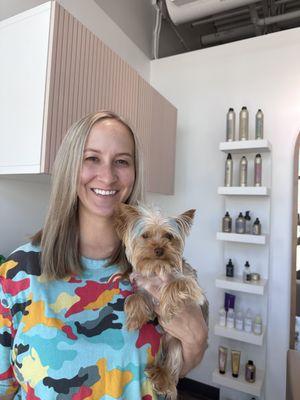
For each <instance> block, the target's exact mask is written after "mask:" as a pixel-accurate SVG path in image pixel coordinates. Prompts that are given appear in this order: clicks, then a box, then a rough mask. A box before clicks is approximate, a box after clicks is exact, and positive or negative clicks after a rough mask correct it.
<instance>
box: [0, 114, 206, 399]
mask: <svg viewBox="0 0 300 400" xmlns="http://www.w3.org/2000/svg"><path fill="white" fill-rule="evenodd" d="M140 199H142V169H141V163H140V158H139V148H138V143H137V140H136V137H135V136H134V134H133V132H132V130H131V129H130V127H129V126H128V125H127V124H126V123H125V122H124V121H123V120H122V119H121V118H120V117H118V116H117V115H115V114H113V113H111V112H104V111H103V112H98V113H94V114H91V115H88V116H87V117H85V118H82V119H81V120H80V121H78V122H77V123H75V124H74V125H73V126H72V127H71V128H70V130H69V132H68V134H67V135H66V137H65V139H64V141H63V143H62V145H61V147H60V150H59V152H58V154H57V158H56V161H55V166H54V172H53V182H52V192H51V197H50V205H49V211H48V214H47V217H46V221H45V226H44V228H43V231H42V232H39V233H38V234H36V235H35V237H34V238H33V240H32V242H31V243H29V244H27V245H25V246H22V247H20V248H19V249H17V250H16V251H15V252H14V253H12V254H11V255H10V257H9V258H8V260H7V261H6V263H5V264H3V265H2V266H1V268H0V298H1V304H0V400H9V399H12V398H14V396H15V394H16V393H17V395H16V396H15V398H18V399H35V400H37V399H41V400H48V399H63V400H65V399H72V400H73V399H77V400H80V399H93V400H95V399H104V400H106V399H111V398H114V399H122V400H125V399H128V400H136V399H143V400H151V399H153V400H154V399H157V398H158V397H157V396H156V394H155V393H154V392H153V389H152V387H151V384H150V382H149V380H148V379H147V376H146V374H145V371H144V370H145V366H146V365H147V364H148V363H151V362H152V361H153V360H154V357H155V355H156V354H157V353H158V352H159V344H160V337H161V331H160V329H159V326H157V325H156V324H155V323H153V322H149V323H148V324H145V325H144V326H143V327H142V328H141V330H140V331H134V332H128V331H127V330H126V328H125V326H124V312H123V305H124V300H125V298H126V296H128V295H129V294H130V293H132V291H131V290H132V289H131V286H130V283H129V281H128V280H126V279H124V277H123V275H124V274H123V273H124V272H126V270H128V268H129V265H128V262H127V260H126V257H125V255H124V251H123V249H122V247H121V244H120V241H119V239H118V237H117V235H116V232H115V230H114V228H113V214H114V207H115V205H116V204H117V203H119V202H126V203H129V204H135V203H136V202H137V201H138V200H140ZM41 249H42V251H41ZM122 274H123V275H122ZM149 290H151V291H152V292H154V294H155V293H156V296H157V297H159V291H158V289H157V288H156V287H154V286H153V287H151V285H150V287H149ZM182 315H184V317H180V316H178V317H177V318H174V319H173V320H172V321H171V322H170V323H169V324H168V325H166V326H164V329H165V330H166V331H168V332H169V333H170V334H172V335H173V336H175V337H177V338H178V339H180V340H181V343H182V346H183V352H184V368H183V370H182V375H185V374H186V373H187V372H188V371H189V370H190V369H192V368H193V367H194V366H195V365H197V364H198V363H199V362H200V360H201V359H202V356H203V354H204V351H205V348H206V339H207V327H206V324H205V322H204V319H203V316H202V312H201V310H200V308H196V309H187V310H185V312H184V313H182ZM182 319H183V321H182Z"/></svg>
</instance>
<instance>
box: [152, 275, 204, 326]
mask: <svg viewBox="0 0 300 400" xmlns="http://www.w3.org/2000/svg"><path fill="white" fill-rule="evenodd" d="M204 302H205V296H204V295H203V292H202V289H201V288H200V287H199V286H198V284H197V281H196V279H195V278H193V277H192V276H182V277H178V278H175V279H174V280H173V281H171V282H169V283H168V284H167V285H166V286H165V287H164V288H163V289H162V292H161V298H160V309H161V317H162V319H163V320H165V321H169V320H170V319H171V318H172V317H174V315H176V314H177V313H178V312H179V310H180V308H181V307H182V306H183V305H184V304H189V303H197V304H200V305H202V304H204Z"/></svg>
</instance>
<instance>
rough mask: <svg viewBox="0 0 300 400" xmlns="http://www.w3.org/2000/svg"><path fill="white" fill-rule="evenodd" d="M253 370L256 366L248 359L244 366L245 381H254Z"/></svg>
mask: <svg viewBox="0 0 300 400" xmlns="http://www.w3.org/2000/svg"><path fill="white" fill-rule="evenodd" d="M255 371H256V367H255V365H254V363H253V361H252V360H249V361H248V362H247V364H246V367H245V379H246V381H247V382H250V383H253V382H255Z"/></svg>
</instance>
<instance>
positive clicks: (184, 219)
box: [176, 209, 196, 235]
mask: <svg viewBox="0 0 300 400" xmlns="http://www.w3.org/2000/svg"><path fill="white" fill-rule="evenodd" d="M195 212H196V210H194V209H191V210H188V211H186V212H184V213H183V214H180V215H179V216H178V217H177V218H176V223H177V225H178V227H179V229H180V232H182V233H183V234H184V235H188V234H189V233H190V230H191V227H192V224H193V220H194V216H195Z"/></svg>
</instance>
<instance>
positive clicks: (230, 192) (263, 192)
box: [218, 186, 270, 196]
mask: <svg viewBox="0 0 300 400" xmlns="http://www.w3.org/2000/svg"><path fill="white" fill-rule="evenodd" d="M218 194H223V195H225V196H269V195H270V189H269V188H267V187H265V186H244V187H242V186H229V187H228V186H221V187H219V188H218Z"/></svg>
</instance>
